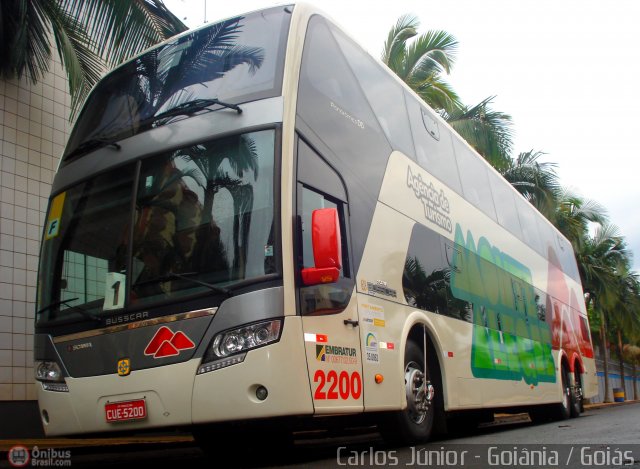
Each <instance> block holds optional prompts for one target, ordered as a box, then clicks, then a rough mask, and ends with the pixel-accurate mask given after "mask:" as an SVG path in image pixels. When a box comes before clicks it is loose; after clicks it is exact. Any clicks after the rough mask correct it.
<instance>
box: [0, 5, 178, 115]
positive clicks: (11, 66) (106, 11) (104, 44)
mask: <svg viewBox="0 0 640 469" xmlns="http://www.w3.org/2000/svg"><path fill="white" fill-rule="evenodd" d="M186 29H187V27H186V26H185V25H184V24H183V23H182V22H181V21H180V20H179V19H178V18H176V17H175V16H174V15H173V14H172V13H171V12H170V11H169V10H167V8H166V7H165V6H164V4H163V3H162V1H161V0H131V1H121V0H2V2H0V40H1V42H2V45H3V47H2V48H0V77H2V78H4V79H13V78H22V77H27V78H28V79H29V80H31V81H32V82H33V83H35V82H37V81H39V80H40V79H41V78H42V76H43V74H44V73H45V72H47V70H48V67H49V60H50V58H51V53H52V47H53V45H54V44H55V47H56V48H57V50H58V55H59V56H60V60H61V62H62V64H63V66H64V67H65V69H66V72H67V76H68V78H69V90H70V93H71V108H72V116H73V115H74V114H75V113H76V112H77V110H78V107H79V106H80V104H81V103H82V102H83V101H84V99H85V97H86V96H87V94H88V93H89V91H90V90H91V88H92V87H93V85H94V84H95V83H96V82H97V81H98V79H99V78H100V76H101V75H102V74H103V72H104V71H105V69H109V68H111V67H113V66H114V65H116V64H118V63H120V62H122V61H123V60H126V59H127V58H128V57H131V56H133V55H135V54H137V53H139V52H141V51H142V50H144V49H146V48H148V47H149V46H151V45H153V44H156V43H158V42H160V41H162V40H164V39H166V38H169V37H171V36H173V35H175V34H177V33H180V32H182V31H185V30H186ZM92 38H97V39H95V40H94V39H92ZM52 40H53V43H54V44H52Z"/></svg>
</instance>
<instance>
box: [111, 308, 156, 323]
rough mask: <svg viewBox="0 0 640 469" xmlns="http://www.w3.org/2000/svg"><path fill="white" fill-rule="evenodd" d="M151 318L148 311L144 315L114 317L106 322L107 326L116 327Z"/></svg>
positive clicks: (134, 314)
mask: <svg viewBox="0 0 640 469" xmlns="http://www.w3.org/2000/svg"><path fill="white" fill-rule="evenodd" d="M148 317H149V312H148V311H143V312H142V313H131V314H121V315H120V316H112V317H110V318H107V319H106V320H105V324H106V325H107V326H115V325H116V324H124V323H126V322H131V321H140V320H142V319H147V318H148Z"/></svg>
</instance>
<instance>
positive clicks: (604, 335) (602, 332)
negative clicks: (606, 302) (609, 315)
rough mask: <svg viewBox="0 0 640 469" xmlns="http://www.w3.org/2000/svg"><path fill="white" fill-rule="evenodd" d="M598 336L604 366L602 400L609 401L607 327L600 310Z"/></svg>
mask: <svg viewBox="0 0 640 469" xmlns="http://www.w3.org/2000/svg"><path fill="white" fill-rule="evenodd" d="M600 338H601V339H602V363H603V367H604V402H611V397H609V353H608V351H607V350H608V345H607V328H606V327H605V324H604V313H603V312H602V311H600Z"/></svg>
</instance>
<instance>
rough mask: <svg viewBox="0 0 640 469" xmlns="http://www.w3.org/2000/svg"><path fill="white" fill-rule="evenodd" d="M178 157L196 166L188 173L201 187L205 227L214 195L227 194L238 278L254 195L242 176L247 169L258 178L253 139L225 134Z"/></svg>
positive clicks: (243, 262) (243, 259)
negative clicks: (230, 202)
mask: <svg viewBox="0 0 640 469" xmlns="http://www.w3.org/2000/svg"><path fill="white" fill-rule="evenodd" d="M180 158H181V159H183V160H184V161H185V162H193V164H194V165H195V168H194V169H196V168H197V169H196V171H192V172H190V175H191V176H192V177H193V179H194V180H195V181H196V182H197V183H198V185H200V186H201V187H202V188H203V190H204V203H203V210H202V213H203V215H202V224H203V225H205V226H209V225H210V224H211V223H212V212H213V202H214V198H215V196H216V194H217V193H218V192H219V191H220V190H221V189H226V190H228V191H229V193H230V194H231V197H232V199H233V205H234V219H233V240H234V253H233V254H234V257H233V269H234V270H235V274H236V275H237V276H238V278H241V277H243V276H244V272H242V271H241V269H243V267H244V266H245V264H246V262H245V259H246V254H247V253H246V249H247V244H248V242H247V237H248V235H249V233H248V227H249V225H250V224H251V211H252V210H253V200H254V194H253V186H251V185H250V184H243V182H242V178H243V177H244V173H245V172H246V171H251V173H252V175H253V179H254V180H256V179H257V178H258V151H257V148H256V143H255V141H254V140H253V139H251V138H250V137H249V136H247V135H240V136H234V137H229V138H226V139H223V140H220V141H219V142H217V143H216V145H215V146H213V147H211V146H209V147H205V146H203V145H197V146H195V147H191V148H190V149H188V151H187V152H186V153H184V154H182V155H180ZM225 162H226V164H227V165H228V167H229V168H230V169H231V170H232V171H233V173H234V175H235V176H236V177H231V176H230V175H229V173H228V172H227V171H225V170H224V169H223V167H224V165H225Z"/></svg>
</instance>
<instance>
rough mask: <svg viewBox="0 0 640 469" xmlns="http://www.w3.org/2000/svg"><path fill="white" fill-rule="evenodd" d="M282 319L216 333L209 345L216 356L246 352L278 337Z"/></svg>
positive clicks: (221, 356) (223, 356)
mask: <svg viewBox="0 0 640 469" xmlns="http://www.w3.org/2000/svg"><path fill="white" fill-rule="evenodd" d="M281 328H282V321H281V320H280V319H277V320H275V321H265V322H259V323H256V324H251V325H249V326H244V327H242V328H239V329H233V330H230V331H227V332H223V333H222V334H218V335H217V336H216V337H215V338H214V339H213V343H212V345H211V350H212V352H213V353H214V355H215V356H216V357H217V358H225V357H228V356H229V355H234V354H236V353H241V352H246V351H247V350H251V349H254V348H258V347H262V346H263V345H267V344H270V343H272V342H276V341H277V340H278V339H280V329H281Z"/></svg>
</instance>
